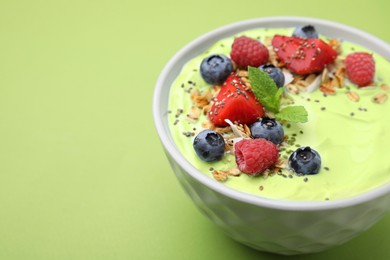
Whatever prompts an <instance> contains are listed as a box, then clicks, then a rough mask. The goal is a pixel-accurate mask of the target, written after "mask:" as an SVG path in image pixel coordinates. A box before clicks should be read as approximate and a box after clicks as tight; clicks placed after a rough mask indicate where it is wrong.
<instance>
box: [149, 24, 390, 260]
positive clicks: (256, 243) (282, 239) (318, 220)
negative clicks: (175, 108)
mask: <svg viewBox="0 0 390 260" xmlns="http://www.w3.org/2000/svg"><path fill="white" fill-rule="evenodd" d="M298 24H313V25H315V26H316V27H317V29H318V30H319V31H320V32H321V33H322V34H324V35H328V36H332V37H339V38H343V39H346V40H349V41H351V42H355V43H357V44H360V45H363V46H365V47H367V48H370V49H372V50H374V51H376V52H378V53H379V54H381V55H383V56H384V57H386V58H388V59H390V46H389V45H388V44H387V43H385V42H383V41H381V40H380V39H378V38H375V37H373V36H371V35H369V34H367V33H364V32H362V31H359V30H357V29H354V28H351V27H348V26H345V25H341V24H338V23H333V22H329V21H324V20H318V19H312V18H303V17H270V18H263V19H254V20H248V21H243V22H239V23H236V24H232V25H228V26H225V27H222V28H220V29H217V30H215V31H213V32H210V33H208V34H205V35H203V36H201V37H199V38H198V39H196V40H195V41H193V42H191V43H190V44H188V45H187V46H186V47H184V48H183V49H182V50H181V51H179V52H178V53H177V54H176V55H175V56H174V57H173V58H172V59H171V61H170V62H169V63H168V64H167V66H166V67H165V68H164V70H163V72H162V73H161V75H160V77H159V79H158V81H157V84H156V90H155V94H154V100H153V113H154V120H155V124H156V128H157V131H158V134H159V136H160V139H161V141H162V143H163V146H164V149H165V152H166V155H167V157H168V159H169V162H170V164H171V166H172V169H173V170H174V172H175V174H176V176H177V178H178V180H179V182H180V183H181V185H182V186H183V188H184V189H185V191H186V192H187V194H188V195H189V196H190V197H191V199H192V200H193V202H194V203H195V205H196V206H197V207H198V208H199V209H200V210H201V211H202V212H203V213H204V214H205V215H206V216H208V217H209V218H210V219H211V220H212V221H213V222H214V223H215V224H216V225H217V226H219V227H220V228H221V229H222V230H223V231H224V232H225V233H226V234H228V235H229V236H230V237H232V238H233V239H235V240H237V241H239V242H242V243H243V244H246V245H248V246H250V247H252V248H255V249H258V250H262V251H267V252H273V253H278V254H285V255H292V254H303V253H312V252H318V251H322V250H325V249H327V248H330V247H332V246H335V245H339V244H341V243H343V242H346V241H348V240H349V239H351V238H353V237H354V236H356V235H358V234H359V233H360V232H362V231H364V230H366V229H368V228H369V227H371V226H372V225H373V224H374V223H376V222H377V221H378V220H379V219H380V218H381V217H382V216H383V215H384V214H385V213H386V212H387V211H388V209H389V206H390V184H387V185H384V186H382V187H380V188H378V189H375V190H373V191H370V192H368V193H365V194H362V195H359V196H356V197H353V198H348V199H343V200H336V201H324V202H297V201H287V200H286V201H283V200H272V199H266V198H261V197H256V196H254V195H250V194H245V193H242V192H239V191H236V190H233V189H230V188H228V187H226V186H224V185H223V184H221V183H218V182H216V181H214V180H213V179H211V178H209V177H208V176H205V175H204V174H202V173H200V172H199V171H197V170H196V169H195V168H194V167H193V166H192V165H191V164H190V163H189V162H187V161H186V160H185V159H184V157H183V156H182V155H181V154H180V152H179V151H178V149H177V148H176V146H175V144H174V142H173V140H172V138H171V136H170V133H169V127H168V120H167V112H166V111H167V105H168V98H169V88H170V86H171V84H172V82H173V80H174V79H175V78H176V76H177V75H178V74H179V73H180V69H181V67H182V66H183V65H184V64H185V63H186V62H187V61H188V60H189V59H191V58H192V57H194V56H197V55H198V54H200V53H201V52H202V51H204V50H205V49H207V48H208V47H209V46H210V45H211V44H212V43H213V42H215V41H217V40H218V39H221V38H224V37H228V36H230V35H232V34H235V33H238V32H241V31H244V30H248V29H251V28H256V27H293V26H295V25H298Z"/></svg>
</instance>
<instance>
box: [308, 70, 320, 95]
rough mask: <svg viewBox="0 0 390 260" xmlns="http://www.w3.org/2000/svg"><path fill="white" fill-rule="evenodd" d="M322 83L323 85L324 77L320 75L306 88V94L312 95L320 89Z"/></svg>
mask: <svg viewBox="0 0 390 260" xmlns="http://www.w3.org/2000/svg"><path fill="white" fill-rule="evenodd" d="M321 83H322V75H321V74H320V75H318V76H317V77H316V78H315V79H314V80H313V82H312V83H310V84H309V85H308V86H307V87H306V93H311V92H313V91H314V90H316V89H318V88H319V87H320V86H321Z"/></svg>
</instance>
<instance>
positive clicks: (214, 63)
mask: <svg viewBox="0 0 390 260" xmlns="http://www.w3.org/2000/svg"><path fill="white" fill-rule="evenodd" d="M232 71H233V64H232V62H231V60H230V59H229V58H228V57H226V56H225V55H222V54H219V55H218V54H212V55H210V56H208V57H206V58H204V59H203V61H202V63H201V64H200V73H201V75H202V77H203V79H204V80H205V81H206V82H207V83H209V84H211V85H221V84H222V83H223V82H224V81H225V80H226V78H227V77H228V76H229V74H230V73H231V72H232Z"/></svg>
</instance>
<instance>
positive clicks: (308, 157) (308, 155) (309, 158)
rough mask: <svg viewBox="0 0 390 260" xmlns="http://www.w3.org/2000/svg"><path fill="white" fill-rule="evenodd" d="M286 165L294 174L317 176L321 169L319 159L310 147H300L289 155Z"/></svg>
mask: <svg viewBox="0 0 390 260" xmlns="http://www.w3.org/2000/svg"><path fill="white" fill-rule="evenodd" d="M288 164H289V165H290V167H291V169H292V170H294V171H295V172H296V173H302V174H317V173H318V172H319V171H320V169H321V157H320V155H319V154H318V152H317V151H315V150H313V149H311V148H310V147H308V146H307V147H300V148H298V149H297V150H295V152H293V153H292V154H291V155H290V158H289V159H288Z"/></svg>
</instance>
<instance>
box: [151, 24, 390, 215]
mask: <svg viewBox="0 0 390 260" xmlns="http://www.w3.org/2000/svg"><path fill="white" fill-rule="evenodd" d="M277 22H279V23H286V24H288V23H303V24H308V23H309V24H313V25H314V26H326V27H332V28H335V29H336V28H337V30H341V31H346V32H349V33H351V35H355V36H357V37H358V38H359V39H364V40H365V41H366V42H369V43H375V45H376V46H377V47H378V48H379V49H380V50H381V51H378V53H379V54H381V55H383V56H385V54H386V56H387V58H388V59H390V45H389V44H387V43H386V42H385V41H383V40H381V39H379V38H377V37H375V36H373V35H371V34H369V33H366V32H364V31H361V30H359V29H357V28H354V27H351V26H348V25H345V24H341V23H338V22H333V21H328V20H323V19H318V18H311V17H301V16H273V17H264V18H254V19H249V20H243V21H239V22H235V23H231V24H228V25H225V26H222V27H219V28H217V29H214V30H212V31H210V32H208V33H205V34H203V35H201V36H199V37H197V38H196V39H194V40H193V41H191V42H190V43H188V44H187V45H186V46H184V47H183V48H182V49H180V50H179V51H178V52H177V53H176V54H175V55H174V56H173V57H172V58H171V59H170V60H169V62H168V63H167V64H166V65H165V67H164V69H163V70H162V72H161V73H160V75H159V77H158V79H157V81H156V85H155V91H154V95H153V102H152V103H153V109H152V112H153V117H154V122H155V127H156V130H157V133H158V135H159V138H160V141H161V142H162V144H163V147H164V148H165V150H166V152H167V153H169V155H170V156H171V157H172V158H174V159H175V161H176V163H178V164H179V166H180V167H181V168H182V169H184V170H185V172H186V174H189V175H190V176H191V177H192V178H194V179H195V180H197V181H198V182H200V183H201V184H203V185H205V186H206V187H208V188H209V189H212V190H214V191H215V192H218V193H219V194H222V195H224V196H226V197H228V198H230V199H233V200H238V201H241V202H244V203H248V204H252V205H255V206H260V207H266V208H272V209H279V210H286V211H291V210H293V211H319V210H332V209H337V208H345V207H351V206H355V205H358V204H362V203H366V202H369V201H371V200H374V199H376V198H378V197H381V196H384V195H386V194H388V193H389V192H390V183H387V184H384V185H382V186H379V187H377V188H374V189H372V190H370V191H367V192H365V193H362V194H359V195H356V196H353V197H348V198H343V199H337V200H330V201H295V200H287V199H286V200H284V199H272V198H265V197H261V196H257V195H254V194H249V193H245V192H241V191H238V190H235V189H233V188H230V187H227V186H226V185H224V184H222V183H219V182H217V181H215V180H213V179H212V178H210V177H209V176H206V175H205V174H203V173H202V172H200V171H199V170H197V169H196V168H195V167H194V166H193V165H192V164H191V163H189V162H188V161H187V160H186V159H185V158H184V156H182V155H181V153H180V151H179V150H178V148H177V147H176V145H175V144H174V143H173V141H172V140H170V139H169V138H168V135H170V133H169V132H166V131H165V129H164V122H163V121H164V118H163V117H161V111H160V106H161V100H162V99H161V93H162V90H163V89H164V88H166V83H165V82H166V80H167V78H168V74H169V73H170V71H171V70H172V68H173V67H174V65H175V64H176V63H177V62H178V61H180V60H181V59H183V57H184V56H185V55H188V53H189V52H190V51H191V50H192V49H193V48H195V47H196V46H199V45H201V44H203V43H205V42H207V41H208V40H210V38H215V37H218V36H219V38H224V37H227V36H228V35H229V34H230V35H232V34H235V33H234V32H233V33H232V31H236V32H239V31H244V30H249V29H253V28H256V27H258V28H260V27H262V26H263V27H264V25H265V24H272V23H277ZM376 52H377V50H376ZM186 61H188V60H186Z"/></svg>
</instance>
